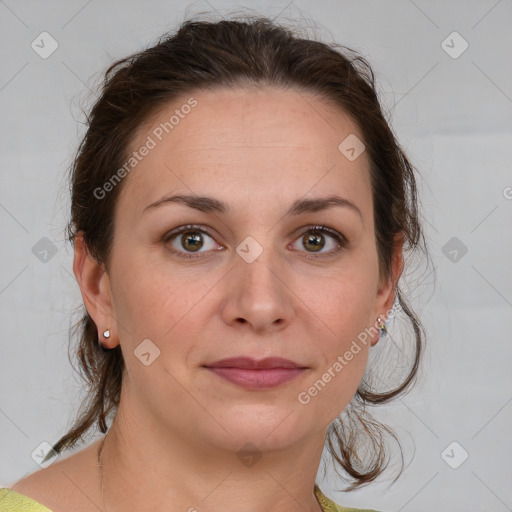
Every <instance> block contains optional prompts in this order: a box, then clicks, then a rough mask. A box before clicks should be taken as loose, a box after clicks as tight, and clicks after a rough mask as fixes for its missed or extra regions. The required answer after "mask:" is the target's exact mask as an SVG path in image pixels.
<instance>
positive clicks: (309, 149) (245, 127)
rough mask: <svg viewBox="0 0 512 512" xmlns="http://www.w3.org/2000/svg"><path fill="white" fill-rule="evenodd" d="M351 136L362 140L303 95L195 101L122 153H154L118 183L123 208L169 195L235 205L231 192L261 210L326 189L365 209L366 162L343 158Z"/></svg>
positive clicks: (213, 96)
mask: <svg viewBox="0 0 512 512" xmlns="http://www.w3.org/2000/svg"><path fill="white" fill-rule="evenodd" d="M349 136H351V137H354V136H356V137H358V139H360V140H361V139H362V136H361V135H360V131H359V129H358V126H357V124H356V123H355V122H354V121H353V120H352V119H351V118H350V117H349V116H348V115H347V114H346V113H345V112H343V110H341V109H340V108H337V107H333V106H332V105H330V104H329V103H327V102H325V101H324V100H322V99H319V98H318V97H315V96H313V95H312V94H310V93H305V92H303V91H298V90H294V89H280V88H273V87H272V88H271V87H268V88H264V89H254V88H243V87H239V88H233V89H225V88H221V89H217V90H201V91H194V92H193V93H191V94H190V95H184V96H182V97H181V98H179V99H176V100H174V101H173V102H171V103H169V104H167V105H165V106H164V107H162V108H161V109H159V110H158V111H157V112H156V113H155V114H153V115H152V116H151V117H150V118H149V119H148V120H147V121H146V122H145V123H144V124H143V125H141V126H140V127H139V130H138V131H137V133H136V134H135V136H134V138H133V140H132V143H131V144H130V151H129V153H130V154H132V152H133V151H139V150H140V149H141V148H142V147H143V146H147V147H151V149H150V150H149V151H144V153H145V156H144V157H142V158H140V161H138V163H137V165H136V166H135V167H134V168H133V170H132V171H131V172H130V173H129V175H128V176H127V177H126V178H124V179H125V180H127V183H125V184H124V185H125V186H124V190H123V193H122V194H121V197H120V203H123V204H124V205H128V204H129V205H130V207H131V209H132V210H133V211H134V214H135V215H140V213H141V211H142V209H143V208H144V207H145V206H146V205H147V204H149V203H150V202H151V201H155V200H157V199H159V198H160V197H162V196H164V195H166V194H168V193H169V192H171V191H181V192H186V193H197V194H204V195H206V194H208V195H214V196H216V197H219V199H223V200H225V201H226V202H228V203H231V204H232V203H234V202H236V197H232V196H233V191H234V190H235V189H236V190H237V196H238V197H240V196H241V195H242V196H244V197H245V199H246V200H247V199H248V198H249V196H250V197H252V198H254V200H255V201H257V202H258V203H259V204H262V202H263V203H268V202H270V203H275V200H276V199H279V200H282V201H286V202H287V203H291V202H292V201H293V200H295V199H296V198H297V196H304V195H306V194H307V193H308V191H312V190H313V189H314V191H315V192H318V193H321V192H322V191H323V192H324V193H331V192H334V190H333V188H335V189H338V191H339V192H340V193H343V194H344V195H349V196H352V197H353V198H354V197H359V201H360V202H361V203H365V202H368V200H369V194H370V193H371V192H370V182H369V172H368V160H367V157H366V154H365V152H363V153H362V154H361V156H360V157H359V158H357V159H356V160H354V161H350V160H349V159H347V158H346V157H345V156H344V154H343V153H342V152H341V151H340V149H339V145H340V143H342V141H344V140H345V139H346V138H347V137H349ZM139 153H140V151H139ZM317 195H318V194H317ZM287 196H289V198H287ZM367 206H368V205H367ZM121 207H123V206H121ZM364 207H365V205H364V204H361V208H364ZM135 210H138V212H135Z"/></svg>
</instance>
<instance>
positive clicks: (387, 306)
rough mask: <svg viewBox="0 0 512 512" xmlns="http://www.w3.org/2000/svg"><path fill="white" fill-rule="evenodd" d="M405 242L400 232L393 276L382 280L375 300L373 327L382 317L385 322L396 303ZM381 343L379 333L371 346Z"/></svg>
mask: <svg viewBox="0 0 512 512" xmlns="http://www.w3.org/2000/svg"><path fill="white" fill-rule="evenodd" d="M404 242H405V235H404V233H403V231H400V232H399V233H397V234H396V235H395V239H394V248H393V255H392V259H391V275H390V276H389V277H388V278H386V279H381V280H380V282H379V287H378V289H377V296H376V299H375V308H374V310H373V316H374V318H373V321H372V325H377V323H376V322H377V318H378V317H380V318H381V320H382V321H383V322H384V321H385V320H386V319H387V317H388V315H389V313H390V311H391V309H392V307H393V304H394V302H395V298H396V287H397V283H398V280H399V279H400V276H401V275H402V272H403V270H404V257H403V246H404ZM378 341H379V333H378V332H377V334H376V335H374V336H373V338H372V341H371V345H372V347H373V346H374V345H376V344H377V342H378Z"/></svg>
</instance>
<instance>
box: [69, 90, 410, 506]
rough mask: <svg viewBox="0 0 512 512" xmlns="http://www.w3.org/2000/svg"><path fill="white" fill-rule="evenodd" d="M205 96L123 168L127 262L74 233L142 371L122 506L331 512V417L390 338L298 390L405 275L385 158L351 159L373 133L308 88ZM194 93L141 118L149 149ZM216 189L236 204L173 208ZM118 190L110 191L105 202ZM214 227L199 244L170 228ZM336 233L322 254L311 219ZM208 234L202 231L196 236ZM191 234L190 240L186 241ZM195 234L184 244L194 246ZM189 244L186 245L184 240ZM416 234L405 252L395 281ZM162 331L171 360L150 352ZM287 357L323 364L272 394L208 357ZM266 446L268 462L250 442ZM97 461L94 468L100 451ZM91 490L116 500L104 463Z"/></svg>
mask: <svg viewBox="0 0 512 512" xmlns="http://www.w3.org/2000/svg"><path fill="white" fill-rule="evenodd" d="M191 96H193V97H194V98H196V99H197V102H198V104H197V106H196V107H195V108H194V109H193V110H192V111H191V113H190V114H188V116H186V117H185V118H184V119H181V120H180V123H179V124H178V125H177V126H175V128H174V129H173V131H172V132H171V133H169V134H167V135H166V136H165V137H164V139H163V140H162V141H161V142H159V143H158V144H157V146H156V147H155V148H154V149H152V150H151V151H150V152H149V154H148V155H147V156H146V157H145V158H144V159H143V160H142V161H141V162H140V163H139V164H138V165H137V167H136V168H135V169H134V170H132V171H131V173H130V174H129V175H128V176H127V177H126V178H124V179H125V183H123V189H122V191H121V194H120V197H119V202H118V204H117V205H116V212H115V230H114V239H113V246H112V253H111V262H110V263H111V264H110V269H109V271H108V272H107V270H106V269H105V268H104V266H103V265H100V264H99V263H98V262H97V261H95V260H94V259H93V258H92V257H91V256H90V255H89V254H88V253H87V251H86V248H85V246H84V243H83V240H82V239H81V238H80V237H78V238H77V239H76V241H75V260H74V266H73V270H74V273H75V276H76V278H77V281H78V283H79V285H80V289H81V293H82V297H83V300H84V304H85V305H86V307H87V310H88V312H89V313H90V315H91V316H92V318H93V319H94V322H95V323H96V325H97V326H98V330H99V334H100V339H103V338H102V337H101V334H102V332H103V331H104V330H105V329H106V328H108V327H110V332H111V336H110V338H109V339H108V340H104V341H103V344H104V345H105V346H107V347H109V348H110V347H115V346H117V345H118V344H121V349H122V352H123V355H124V358H125V361H126V366H127V371H126V374H125V376H124V380H123V389H122V397H121V403H120V406H119V410H118V412H117V415H116V417H115V420H114V422H113V425H112V427H111V429H110V431H109V433H108V435H107V438H106V443H105V448H104V453H103V461H104V485H105V497H106V501H107V504H108V510H109V511H120V510H128V509H130V510H153V509H154V510H164V504H169V503H172V504H173V509H174V510H193V509H192V508H191V507H194V508H195V509H197V510H207V511H208V512H217V511H221V510H222V511H225V510H226V503H229V504H230V510H238V509H239V508H240V509H242V510H244V511H247V512H253V511H254V512H256V511H261V510H266V511H269V512H273V511H278V510H279V511H281V510H301V511H304V510H306V511H316V512H317V511H319V510H321V509H320V506H319V504H318V502H317V501H316V499H315V497H314V495H313V486H314V482H315V479H316V474H317V470H318V467H319V464H320V460H321V454H322V448H323V445H324V439H325V435H326V431H327V428H328V426H329V424H330V423H331V422H332V421H333V420H334V419H335V418H336V417H337V416H338V415H339V414H340V412H341V411H342V410H343V409H344V408H345V406H346V405H347V404H348V402H349V401H350V399H351V398H352V396H353V395H354V393H355V392H356V390H357V388H358V386H359V384H360V382H361V379H362V376H363V373H364V370H365V367H366V363H367V358H368V353H369V350H370V348H371V347H370V346H371V345H374V344H375V343H376V342H377V341H378V334H377V335H375V336H373V337H371V338H370V339H369V341H368V343H367V344H366V345H364V344H360V346H361V350H360V352H359V353H358V354H357V355H355V356H354V358H353V359H352V360H351V361H350V362H349V363H348V364H347V365H346V366H344V368H343V370H342V371H341V372H339V373H337V374H336V376H335V377H334V378H332V380H331V381H330V382H329V383H328V384H327V385H326V386H325V388H324V389H322V391H321V392H319V393H318V394H317V396H315V397H314V398H312V399H311V401H310V402H309V403H308V404H307V405H304V404H301V403H300V402H299V400H298V399H297V396H298V394H299V393H300V392H301V391H307V390H308V388H310V387H311V386H312V385H313V384H314V383H315V381H317V380H318V379H320V378H321V377H322V374H324V373H325V372H326V371H327V369H328V368H329V367H332V365H333V363H334V362H335V361H336V360H337V358H338V356H340V355H343V354H344V353H345V352H346V351H347V350H348V349H349V348H350V345H351V343H352V342H353V340H355V339H357V336H358V334H359V333H361V332H362V331H364V329H365V328H369V327H371V326H373V325H375V322H376V319H377V317H378V316H381V317H385V313H386V312H388V311H389V310H390V309H391V307H392V305H393V301H394V298H395V292H396V290H395V288H394V287H393V285H392V279H391V276H389V278H388V279H385V280H379V267H378V259H377V248H376V244H375V232H374V223H373V205H372V195H371V188H370V175H369V161H368V158H367V155H366V152H363V153H362V155H361V156H360V157H359V158H357V159H356V160H354V161H349V160H348V159H347V158H345V156H344V155H343V154H342V153H341V152H340V151H339V149H338V145H339V144H340V142H341V141H343V140H344V139H345V138H346V137H347V136H348V135H350V134H356V135H357V136H358V137H359V139H361V140H362V136H361V135H360V132H359V129H358V127H357V125H356V124H355V123H354V122H353V121H352V120H351V119H350V118H349V117H348V116H347V115H346V114H345V113H344V112H343V111H341V110H339V109H338V108H333V107H332V106H329V105H328V104H326V103H325V102H324V101H323V100H321V99H319V98H317V97H315V96H313V95H311V94H305V93H303V92H301V93H299V92H297V91H295V90H283V89H277V88H265V89H260V90H254V89H247V88H241V87H240V88H235V89H220V90H216V91H199V92H194V94H193V95H191ZM187 99H188V96H187V97H184V98H183V99H181V100H180V101H175V102H173V103H172V104H169V105H167V106H166V107H165V108H164V109H161V110H160V111H159V112H158V113H157V114H156V115H155V116H153V117H152V118H151V119H150V120H148V122H147V123H146V124H145V125H143V126H141V127H140V129H139V131H138V132H137V134H136V136H135V138H134V140H133V141H132V150H136V149H137V148H139V147H140V146H141V145H143V144H144V142H145V141H146V138H147V136H148V135H150V134H151V132H152V130H153V129H154V128H155V126H157V125H158V123H159V122H162V121H165V120H167V119H169V117H170V116H171V115H172V113H173V111H174V110H175V109H176V108H179V107H180V105H183V104H184V103H185V102H186V100H187ZM177 193H181V194H198V195H208V196H211V197H214V198H216V199H218V200H220V201H223V202H226V203H228V204H229V206H230V208H231V211H230V212H229V213H226V214H221V213H204V212H200V211H198V210H193V209H191V208H188V207H186V206H183V205H179V204H174V203H167V204H165V205H163V206H159V207H155V208H149V209H148V210H146V211H145V212H144V209H145V208H146V207H147V206H148V205H149V204H151V203H153V202H155V201H157V200H159V199H161V198H162V197H164V196H167V195H171V194H177ZM332 194H336V195H338V196H340V197H343V198H346V199H348V200H350V201H351V202H353V203H354V204H355V205H356V206H357V208H359V210H360V212H361V217H360V216H359V214H358V213H357V212H355V211H353V210H352V209H350V208H347V207H332V208H329V209H327V210H324V211H318V212H310V213H304V214H301V215H295V216H287V217H286V216H284V214H285V212H286V210H288V208H289V206H290V205H291V204H292V203H293V202H294V201H295V200H297V199H301V198H304V197H307V198H313V197H315V198H316V197H326V196H329V195H332ZM104 200H108V196H107V198H106V199H104ZM186 224H198V225H199V227H204V228H205V229H208V228H209V231H210V233H211V234H212V237H210V236H209V235H206V234H204V235H202V239H201V240H202V242H203V244H204V245H203V247H202V248H201V249H200V252H201V251H202V254H200V255H199V257H197V258H191V259H187V258H181V257H179V256H177V255H174V254H173V253H172V252H171V251H170V248H174V249H175V250H178V251H181V253H182V254H186V253H187V248H188V253H189V254H190V253H192V254H197V253H195V252H193V250H191V249H190V246H187V245H183V243H185V244H186V237H182V236H181V235H177V236H176V237H175V238H174V239H173V241H167V242H166V241H164V240H163V237H164V235H166V233H168V232H169V231H171V230H173V229H174V228H177V227H179V226H183V225H186ZM311 225H325V226H327V227H330V228H332V229H334V230H336V231H338V232H339V233H341V234H342V235H343V236H344V237H345V238H346V239H347V240H348V244H347V245H346V247H342V248H341V250H340V251H339V252H335V249H336V247H337V246H338V243H337V242H336V240H335V239H334V238H332V237H331V235H329V234H327V233H326V234H323V235H322V234H320V235H319V236H320V238H321V239H322V240H323V241H324V242H325V246H324V248H323V249H322V250H321V251H320V253H322V254H323V256H324V257H319V258H317V259H310V258H308V257H309V256H311V255H316V254H318V253H317V252H315V251H313V250H311V246H308V245H307V243H306V242H304V240H303V234H307V233H308V230H307V229H308V226H311ZM196 234H198V235H199V236H201V233H196ZM248 236H251V237H252V238H254V239H255V240H256V241H257V242H258V244H259V245H260V246H261V247H262V249H263V252H262V253H261V254H260V255H259V256H258V257H257V258H256V259H255V261H253V262H252V263H247V262H246V261H245V260H244V259H243V258H241V257H240V256H239V254H238V253H237V252H236V248H237V247H238V246H239V244H240V243H241V242H242V241H243V240H244V239H245V238H246V237H248ZM184 238H185V240H184ZM180 241H181V243H180ZM171 244H172V245H171ZM402 266H403V261H402V245H401V244H399V245H398V247H397V249H396V253H395V255H394V259H393V273H394V278H395V280H397V279H398V277H399V276H400V274H401V271H402ZM144 339H150V340H151V341H152V343H153V344H154V346H156V347H158V349H159V350H160V356H159V357H158V358H156V359H155V360H154V361H153V362H152V363H151V364H150V365H149V366H145V365H143V364H142V363H141V361H140V360H139V359H138V358H137V357H135V356H134V350H135V349H136V348H137V347H138V346H139V344H140V343H141V342H142V340H144ZM242 355H245V356H250V357H253V358H256V359H260V358H263V357H268V356H278V357H284V358H287V359H291V360H293V361H295V362H298V363H300V364H301V365H302V366H305V367H307V370H305V371H304V372H303V373H302V374H301V376H299V377H298V378H296V379H294V380H292V381H290V382H287V383H285V384H282V385H280V386H279V387H278V388H275V389H271V390H261V391H254V390H246V389H244V388H241V387H238V386H237V385H235V384H233V383H231V382H228V381H225V380H223V379H221V378H220V377H218V376H217V375H215V374H213V373H212V372H211V371H209V370H208V369H206V368H204V367H203V365H205V364H208V363H211V362H213V361H216V360H219V359H223V358H227V357H235V356H242ZM247 442H251V443H252V444H254V445H255V446H256V447H257V449H258V450H259V452H260V454H261V458H260V459H259V460H258V462H257V463H256V464H254V465H252V466H251V467H248V466H246V465H244V464H243V463H242V462H241V461H240V460H239V459H238V458H237V452H239V450H240V449H241V448H242V447H243V446H244V445H245V444H246V443H247ZM90 454H91V456H90V458H89V459H88V461H89V463H90V464H91V465H92V464H93V462H92V461H93V452H92V451H90ZM88 492H89V493H90V495H91V496H93V499H94V501H96V500H98V501H96V503H99V500H100V499H101V498H100V497H99V496H101V494H100V491H99V483H98V480H97V467H96V466H93V467H92V468H91V480H90V484H89V487H88Z"/></svg>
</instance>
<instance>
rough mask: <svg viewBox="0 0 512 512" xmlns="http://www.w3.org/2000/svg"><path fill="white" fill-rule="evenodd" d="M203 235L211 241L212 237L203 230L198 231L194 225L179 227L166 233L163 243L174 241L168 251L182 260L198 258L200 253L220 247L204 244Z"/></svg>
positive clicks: (213, 244) (214, 244)
mask: <svg viewBox="0 0 512 512" xmlns="http://www.w3.org/2000/svg"><path fill="white" fill-rule="evenodd" d="M180 235H181V236H180ZM205 235H206V236H207V237H208V238H210V239H211V240H212V241H213V238H212V236H211V235H210V234H209V233H208V231H206V230H204V229H200V228H199V227H197V226H194V225H187V226H181V227H180V228H178V229H175V230H174V231H171V232H170V233H167V235H165V237H164V242H165V243H169V242H171V241H172V240H174V239H176V240H174V242H172V243H171V244H170V247H169V250H170V251H171V252H172V253H174V254H176V255H178V256H180V257H182V258H199V257H200V255H201V253H202V252H207V251H210V250H215V249H216V248H218V247H222V246H219V245H218V244H216V243H215V242H213V243H212V242H210V243H209V244H208V243H205ZM180 246H181V247H180ZM203 248H205V251H201V249H203ZM188 251H191V252H188ZM194 253H197V254H194Z"/></svg>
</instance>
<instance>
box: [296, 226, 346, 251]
mask: <svg viewBox="0 0 512 512" xmlns="http://www.w3.org/2000/svg"><path fill="white" fill-rule="evenodd" d="M326 236H327V238H331V242H330V243H329V241H328V240H327V243H326ZM298 241H299V243H301V244H302V245H303V247H306V249H308V251H307V252H309V253H318V254H312V255H311V256H308V257H313V258H316V257H323V256H326V255H329V254H334V253H337V252H339V251H341V249H343V248H344V247H345V246H346V245H347V240H346V238H345V237H344V236H343V235H342V234H341V233H338V231H336V230H334V229H331V228H328V227H326V226H309V227H308V228H307V230H306V231H303V232H302V235H301V237H300V238H299V239H298ZM295 243H297V242H295ZM326 246H327V248H328V249H329V246H330V247H331V250H327V251H324V252H320V251H322V249H324V247H326Z"/></svg>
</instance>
